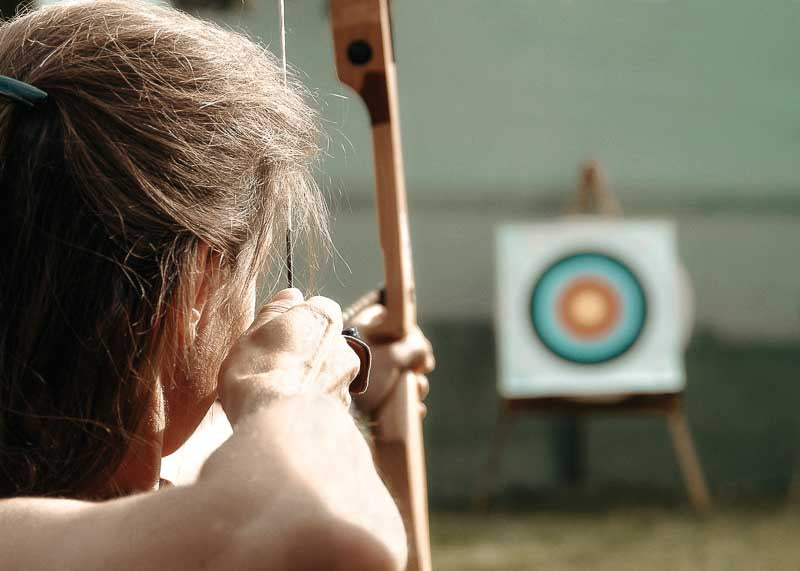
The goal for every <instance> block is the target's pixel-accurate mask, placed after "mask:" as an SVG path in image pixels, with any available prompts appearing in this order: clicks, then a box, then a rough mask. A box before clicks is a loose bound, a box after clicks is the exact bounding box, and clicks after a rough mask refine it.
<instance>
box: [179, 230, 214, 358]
mask: <svg viewBox="0 0 800 571" xmlns="http://www.w3.org/2000/svg"><path fill="white" fill-rule="evenodd" d="M218 267H219V258H218V256H216V255H215V254H214V253H213V252H212V251H211V248H210V247H209V246H208V244H206V243H205V242H201V243H200V245H199V246H198V247H197V254H196V257H195V260H194V271H193V272H192V280H191V285H190V286H189V288H190V289H189V291H190V292H191V293H190V297H189V299H188V300H187V301H189V303H190V306H189V315H188V316H187V317H188V324H187V325H188V334H189V339H188V341H189V345H191V344H192V343H194V340H195V337H196V336H197V330H198V328H199V327H201V323H202V322H203V318H204V317H206V319H207V316H206V309H207V308H208V306H209V302H210V299H211V297H212V296H213V293H214V291H215V289H216V282H217V279H218V276H219V272H217V271H216V270H217V268H218Z"/></svg>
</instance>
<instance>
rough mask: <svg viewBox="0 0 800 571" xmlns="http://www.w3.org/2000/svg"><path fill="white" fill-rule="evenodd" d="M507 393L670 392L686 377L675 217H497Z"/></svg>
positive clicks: (502, 380)
mask: <svg viewBox="0 0 800 571" xmlns="http://www.w3.org/2000/svg"><path fill="white" fill-rule="evenodd" d="M496 246H497V293H496V296H497V303H496V307H497V311H496V320H497V322H496V333H497V342H498V363H499V377H498V390H499V392H500V394H501V396H503V397H504V398H532V397H548V396H549V397H557V396H587V397H592V396H603V395H615V394H637V393H672V392H678V391H680V390H681V389H682V388H683V387H684V384H685V375H684V370H683V355H682V352H683V350H682V346H681V327H682V324H681V315H682V311H681V307H680V300H679V291H680V290H679V288H680V285H681V284H680V282H679V280H680V277H679V274H678V268H679V264H678V256H677V248H676V239H675V228H674V225H673V224H672V223H671V222H669V221H665V220H630V219H629V220H624V219H620V220H609V219H598V218H593V217H585V218H575V219H565V220H561V221H557V222H546V223H536V224H509V225H503V226H500V227H499V228H498V230H497V235H496Z"/></svg>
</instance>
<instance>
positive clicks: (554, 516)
mask: <svg viewBox="0 0 800 571" xmlns="http://www.w3.org/2000/svg"><path fill="white" fill-rule="evenodd" d="M431 535H432V541H433V563H434V569H436V571H478V570H481V571H483V570H490V569H491V570H500V571H517V570H523V569H524V570H528V569H545V570H547V571H573V570H575V571H577V570H580V571H586V570H591V571H612V570H613V571H627V570H632V571H633V570H635V571H640V570H647V571H661V570H664V571H666V570H669V571H684V570H687V571H694V570H698V571H722V570H724V571H738V570H742V571H756V570H757V571H761V570H764V571H768V570H776V571H784V570H800V505H797V504H791V503H786V502H777V501H776V502H759V503H750V504H744V505H729V506H720V507H717V508H716V509H715V511H714V512H713V513H712V514H711V515H710V516H708V517H705V518H701V517H697V516H696V515H694V514H693V513H692V512H691V511H690V510H688V508H680V507H674V506H659V505H649V506H640V507H635V506H630V505H625V506H617V507H603V508H599V509H598V508H597V507H592V508H583V509H582V508H568V509H559V508H553V507H546V508H544V509H531V510H528V513H525V510H522V511H521V510H520V509H519V508H517V509H514V510H510V509H508V508H506V509H505V510H499V511H498V510H493V511H491V512H489V513H488V514H481V513H475V512H453V511H451V512H442V511H437V512H434V513H433V514H432V519H431Z"/></svg>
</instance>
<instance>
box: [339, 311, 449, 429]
mask: <svg viewBox="0 0 800 571" xmlns="http://www.w3.org/2000/svg"><path fill="white" fill-rule="evenodd" d="M385 314H386V309H385V308H384V307H383V306H381V305H373V306H370V307H368V308H366V309H365V310H363V311H362V312H360V313H359V314H358V315H356V316H355V317H354V318H353V319H352V321H351V322H350V323H348V324H347V325H348V326H349V327H357V328H358V330H359V334H360V335H361V337H362V338H363V339H364V340H365V341H366V342H367V343H369V346H370V349H371V350H372V373H371V374H370V381H369V388H368V389H367V391H366V392H365V393H364V394H362V395H357V396H355V397H354V400H355V403H356V406H358V408H359V410H361V411H362V412H365V413H370V412H372V411H374V410H375V409H377V408H378V407H379V406H380V405H381V404H382V403H383V401H384V400H386V397H387V396H388V395H389V393H390V392H391V390H392V389H393V388H394V386H395V384H396V383H397V381H398V380H399V379H400V375H401V374H402V373H404V372H406V371H413V372H415V373H420V375H419V376H418V379H419V398H420V400H423V399H424V398H425V397H426V396H427V395H428V389H429V387H428V380H427V379H426V378H425V377H424V376H423V375H425V374H427V373H430V372H431V371H432V370H433V368H434V367H435V366H436V361H435V359H434V357H433V348H432V347H431V344H430V342H429V341H428V339H427V338H426V337H425V335H423V333H422V331H420V329H419V328H417V327H415V328H414V330H412V331H411V332H410V333H409V334H408V335H407V336H406V337H404V338H403V339H400V340H399V341H394V342H390V343H381V342H380V341H379V340H377V339H375V338H374V336H372V335H371V334H372V332H373V331H375V329H376V326H377V325H378V324H379V323H380V322H381V320H382V319H383V317H384V315H385Z"/></svg>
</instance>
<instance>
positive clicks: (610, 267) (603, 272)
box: [530, 252, 647, 365]
mask: <svg viewBox="0 0 800 571" xmlns="http://www.w3.org/2000/svg"><path fill="white" fill-rule="evenodd" d="M530 318H531V323H532V325H533V328H534V331H535V332H536V335H537V336H538V337H539V340H540V341H541V342H542V344H544V346H545V347H547V348H548V349H549V350H550V351H551V352H552V353H554V354H555V355H557V356H558V357H560V358H562V359H565V360H567V361H570V362H572V363H579V364H587V365H588V364H597V363H604V362H607V361H611V360H613V359H616V358H617V357H619V356H620V355H622V354H623V353H625V352H626V351H627V350H628V349H630V348H631V347H633V345H634V344H635V343H636V341H637V340H638V339H639V337H640V336H641V334H642V330H643V329H644V326H645V323H646V320H647V299H646V297H645V293H644V289H643V288H642V285H641V282H640V281H639V279H638V278H637V277H636V275H635V274H634V273H633V271H631V269H630V268H629V267H628V266H627V265H625V264H624V263H623V262H621V261H620V260H618V259H616V258H612V257H610V256H608V255H605V254H601V253H596V252H583V253H578V254H572V255H569V256H566V257H564V258H561V259H560V260H558V261H556V262H555V263H553V264H551V265H550V266H549V267H548V268H547V269H545V271H544V272H543V273H542V275H541V277H540V278H539V280H538V281H537V282H536V285H535V286H534V289H533V293H532V295H531V302H530Z"/></svg>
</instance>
